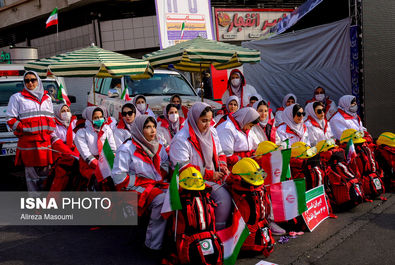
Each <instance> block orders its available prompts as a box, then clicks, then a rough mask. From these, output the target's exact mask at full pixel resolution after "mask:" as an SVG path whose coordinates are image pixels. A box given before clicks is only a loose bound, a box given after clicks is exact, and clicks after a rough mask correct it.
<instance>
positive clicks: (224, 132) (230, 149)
mask: <svg viewBox="0 0 395 265" xmlns="http://www.w3.org/2000/svg"><path fill="white" fill-rule="evenodd" d="M217 132H218V133H219V134H221V137H220V139H219V140H220V144H221V147H222V151H223V152H224V154H225V155H226V156H232V155H233V153H234V145H235V137H234V135H233V133H232V131H231V130H229V129H227V128H224V127H222V129H221V130H217Z"/></svg>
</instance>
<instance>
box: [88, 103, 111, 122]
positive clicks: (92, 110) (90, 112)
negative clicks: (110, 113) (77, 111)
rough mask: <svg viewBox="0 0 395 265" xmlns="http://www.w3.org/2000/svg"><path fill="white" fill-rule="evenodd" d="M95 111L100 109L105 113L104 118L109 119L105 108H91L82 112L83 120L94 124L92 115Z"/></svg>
mask: <svg viewBox="0 0 395 265" xmlns="http://www.w3.org/2000/svg"><path fill="white" fill-rule="evenodd" d="M95 109H100V110H101V111H102V112H103V118H106V117H107V113H106V110H105V109H104V108H103V107H98V106H91V107H86V108H85V109H84V111H83V112H82V118H83V119H85V120H88V121H90V122H92V115H93V112H94V111H95Z"/></svg>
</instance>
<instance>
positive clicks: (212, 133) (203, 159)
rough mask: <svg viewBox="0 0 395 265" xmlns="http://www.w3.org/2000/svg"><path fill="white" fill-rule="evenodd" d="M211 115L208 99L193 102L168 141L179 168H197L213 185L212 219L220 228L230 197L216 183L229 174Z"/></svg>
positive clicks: (228, 208)
mask: <svg viewBox="0 0 395 265" xmlns="http://www.w3.org/2000/svg"><path fill="white" fill-rule="evenodd" d="M212 118H213V110H212V109H211V107H210V106H209V105H208V104H207V103H203V102H197V103H195V104H194V105H193V106H192V108H191V109H190V110H189V112H188V118H187V120H186V122H185V125H184V127H183V128H182V129H181V130H180V131H179V132H178V133H177V135H176V136H175V137H174V138H173V140H172V142H171V144H170V152H169V156H170V160H171V162H172V165H176V164H179V165H180V168H181V169H180V171H182V170H184V169H186V168H188V167H195V168H197V169H198V170H199V171H200V172H201V174H202V176H203V178H204V179H205V180H206V181H207V184H209V185H210V186H212V187H213V191H212V194H211V195H212V197H213V199H214V201H215V202H216V203H217V204H218V206H217V208H216V209H215V223H216V228H217V230H221V229H223V228H225V226H226V222H227V220H228V217H229V214H230V210H231V197H230V195H229V193H228V192H227V191H226V189H225V188H224V187H222V186H220V185H219V184H222V182H223V181H224V180H225V178H226V177H227V176H228V174H229V170H228V168H227V165H226V157H225V155H224V153H223V152H222V148H221V144H220V140H219V139H218V135H217V132H216V130H215V129H214V128H213V127H212V126H211V120H212Z"/></svg>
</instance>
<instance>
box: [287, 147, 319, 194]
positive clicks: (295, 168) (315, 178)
mask: <svg viewBox="0 0 395 265" xmlns="http://www.w3.org/2000/svg"><path fill="white" fill-rule="evenodd" d="M290 167H291V176H292V179H301V178H305V179H306V190H310V189H312V188H315V187H318V186H319V185H322V184H324V178H325V171H324V169H323V167H322V165H321V161H320V158H319V156H318V155H316V156H313V157H310V158H307V159H301V158H291V161H290Z"/></svg>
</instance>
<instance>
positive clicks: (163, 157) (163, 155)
mask: <svg viewBox="0 0 395 265" xmlns="http://www.w3.org/2000/svg"><path fill="white" fill-rule="evenodd" d="M159 155H160V161H161V164H160V168H161V172H160V173H161V175H162V177H163V178H165V177H166V176H167V174H169V167H170V160H169V156H168V155H167V152H166V149H165V148H164V147H162V149H161V150H160V153H159Z"/></svg>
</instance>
